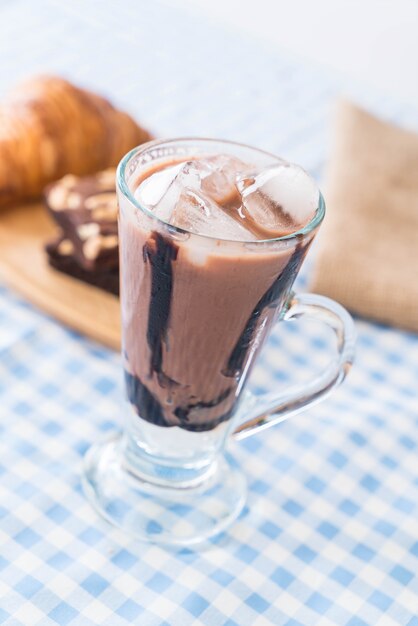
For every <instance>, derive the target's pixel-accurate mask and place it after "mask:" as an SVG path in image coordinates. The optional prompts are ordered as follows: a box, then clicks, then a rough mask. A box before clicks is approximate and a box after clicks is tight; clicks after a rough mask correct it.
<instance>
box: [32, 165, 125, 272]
mask: <svg viewBox="0 0 418 626" xmlns="http://www.w3.org/2000/svg"><path fill="white" fill-rule="evenodd" d="M44 201H45V204H46V206H47V208H48V210H49V212H50V214H51V215H52V217H53V218H54V220H55V222H56V223H57V224H58V226H59V227H60V228H61V231H62V235H63V238H64V239H65V240H69V241H70V242H71V243H72V245H73V251H72V252H71V257H72V258H74V259H76V260H77V262H78V264H79V265H80V267H81V268H84V269H85V270H88V271H94V272H96V271H102V270H104V269H105V268H106V269H109V270H110V269H116V268H118V267H119V254H118V244H119V241H118V223H117V216H118V206H117V199H116V189H115V170H114V169H109V170H104V171H103V172H99V173H98V174H93V175H92V176H84V177H77V176H73V175H72V174H69V175H67V176H64V178H61V180H58V181H57V182H55V183H52V184H51V185H49V186H48V187H47V188H46V189H45V192H44Z"/></svg>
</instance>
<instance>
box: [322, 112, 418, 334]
mask: <svg viewBox="0 0 418 626" xmlns="http://www.w3.org/2000/svg"><path fill="white" fill-rule="evenodd" d="M324 192H325V193H324V195H325V202H326V205H327V215H326V216H325V220H324V223H323V225H322V226H321V229H320V233H319V235H318V247H317V257H316V263H315V266H314V271H313V277H312V282H311V285H310V289H311V290H312V291H315V292H317V293H322V294H325V295H327V296H330V297H331V298H334V299H335V300H337V301H338V302H340V303H341V304H343V305H344V306H346V307H347V308H348V309H350V310H351V311H353V312H354V313H358V314H360V315H362V316H365V317H370V318H373V319H376V320H379V321H382V322H385V323H389V324H394V325H396V326H400V327H402V328H406V329H409V330H414V331H418V135H416V134H414V133H412V132H408V131H406V130H402V129H400V128H397V127H395V126H392V125H391V124H388V123H386V122H383V121H381V120H378V119H376V118H375V117H373V116H372V115H370V114H369V113H367V112H366V111H363V110H361V109H359V108H358V107H356V106H354V105H353V104H351V103H349V102H340V103H339V104H338V107H337V115H336V123H335V132H334V145H333V148H332V152H331V156H330V161H329V166H328V172H327V176H326V181H325V186H324Z"/></svg>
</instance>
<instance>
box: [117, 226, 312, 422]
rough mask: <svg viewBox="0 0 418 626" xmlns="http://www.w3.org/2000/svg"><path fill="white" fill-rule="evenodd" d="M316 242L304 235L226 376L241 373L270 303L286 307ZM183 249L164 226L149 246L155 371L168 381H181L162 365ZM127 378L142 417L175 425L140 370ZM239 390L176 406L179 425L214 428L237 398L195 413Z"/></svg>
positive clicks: (253, 316) (252, 320)
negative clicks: (206, 416)
mask: <svg viewBox="0 0 418 626" xmlns="http://www.w3.org/2000/svg"><path fill="white" fill-rule="evenodd" d="M310 243H311V242H310V241H309V242H308V243H307V244H305V245H302V240H300V241H299V242H298V243H297V245H296V248H295V250H294V252H293V254H292V256H291V257H290V259H289V261H288V263H287V264H286V266H285V267H284V269H283V270H282V271H281V272H280V274H279V275H278V276H277V278H276V279H275V280H274V282H273V284H272V285H271V287H269V289H268V290H267V291H266V293H265V294H264V295H263V296H262V297H261V298H260V300H259V301H258V302H257V304H256V306H255V308H254V309H253V311H252V313H251V315H250V317H249V319H248V321H247V323H246V325H245V327H244V329H243V331H242V333H241V335H240V337H239V338H238V341H237V343H236V344H235V346H234V348H233V350H232V353H231V355H230V357H229V359H228V362H227V365H226V367H225V369H224V370H223V372H222V373H223V375H224V376H226V377H228V378H232V377H234V378H237V379H238V378H239V376H240V375H241V373H242V370H243V368H244V364H245V360H246V358H247V354H248V351H249V349H250V348H251V345H252V342H253V338H254V334H255V331H256V328H257V324H258V322H259V319H260V316H261V315H262V313H263V311H264V310H265V309H266V308H277V307H280V305H281V302H282V301H283V300H284V299H285V298H286V297H287V296H288V294H289V291H290V289H291V287H292V284H293V281H294V278H295V276H296V274H297V271H298V269H299V267H300V265H301V263H302V261H303V259H304V256H305V254H306V252H307V250H308V248H309V245H310ZM177 255H178V246H177V245H176V244H174V243H173V242H172V241H170V240H169V239H166V238H165V237H164V236H163V235H161V234H160V233H158V232H153V233H152V234H151V236H150V238H149V240H148V241H147V243H146V244H145V245H144V248H143V257H144V261H145V262H146V263H150V265H151V295H150V304H149V311H148V329H147V343H148V346H149V348H150V351H151V358H150V377H151V376H152V375H153V374H154V373H155V374H156V375H157V378H158V381H159V384H160V385H161V386H162V387H167V386H169V385H178V384H179V383H177V382H176V381H173V380H172V379H170V378H169V377H168V376H167V375H166V374H165V373H164V371H163V369H162V366H163V343H166V342H167V330H168V323H169V318H170V309H171V300H172V290H173V262H174V261H175V260H176V259H177ZM125 382H126V388H127V395H128V399H129V401H130V402H131V404H133V405H134V406H135V407H136V408H137V411H138V414H139V416H140V417H141V418H143V419H145V420H146V421H147V422H151V423H152V424H155V425H157V426H174V425H175V424H172V423H169V422H168V421H167V419H166V418H165V415H164V409H163V407H162V405H161V403H160V402H159V400H158V399H157V398H156V397H155V396H154V394H153V393H152V392H151V391H150V390H149V389H148V388H147V386H146V385H145V384H144V383H143V382H142V381H141V380H140V379H139V378H138V377H137V376H135V375H133V374H130V373H129V372H127V371H125ZM233 391H234V386H230V387H228V388H226V389H224V391H222V392H221V393H220V394H219V395H218V396H217V397H216V398H214V399H213V400H209V401H197V402H192V403H190V404H188V405H186V406H181V405H179V406H177V407H176V408H175V409H174V411H173V413H174V415H175V416H176V417H177V418H178V420H179V422H180V423H179V424H177V425H178V426H180V428H184V429H186V430H190V431H195V432H199V431H205V430H212V429H213V428H215V427H216V426H217V425H218V424H220V423H221V422H223V421H225V420H227V419H229V418H230V417H231V415H232V413H233V410H234V404H235V403H232V405H231V407H230V408H229V409H228V410H227V411H226V412H225V413H224V414H223V415H221V416H218V417H217V418H216V419H214V420H212V421H210V422H203V423H202V422H193V419H194V415H193V413H194V412H195V411H196V414H197V415H198V412H199V411H200V410H202V409H210V408H214V407H216V406H217V405H219V404H221V403H222V402H223V401H224V400H226V399H227V398H228V396H229V395H230V394H231V393H232V392H233Z"/></svg>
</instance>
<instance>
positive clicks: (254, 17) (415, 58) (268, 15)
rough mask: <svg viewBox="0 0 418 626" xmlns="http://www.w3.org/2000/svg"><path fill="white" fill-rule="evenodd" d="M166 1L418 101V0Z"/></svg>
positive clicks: (390, 91) (377, 87) (269, 43)
mask: <svg viewBox="0 0 418 626" xmlns="http://www.w3.org/2000/svg"><path fill="white" fill-rule="evenodd" d="M166 2H167V3H169V4H171V5H174V6H176V5H177V6H182V7H187V9H188V10H189V11H194V12H197V13H200V14H202V13H203V14H204V15H206V16H207V18H208V19H210V20H213V21H216V22H218V23H222V24H223V25H225V26H227V27H228V28H232V29H235V30H239V31H240V32H241V33H242V34H243V35H246V36H251V37H254V38H258V39H260V40H262V41H263V42H264V43H265V44H266V45H268V46H270V47H271V46H272V47H276V48H279V49H284V50H287V51H288V52H289V51H290V52H291V53H294V54H296V55H298V56H300V57H303V58H308V59H311V60H313V61H315V62H317V63H319V64H321V65H324V66H327V67H329V68H332V69H333V70H335V71H337V72H338V73H339V74H340V75H342V76H347V77H349V78H350V79H352V78H354V79H357V80H359V81H363V82H366V83H367V84H368V85H372V86H373V87H375V88H376V89H378V90H382V91H384V92H388V93H392V94H396V95H397V99H398V100H399V101H404V102H417V103H418V0H351V1H350V0H166ZM208 45H210V43H209V42H208Z"/></svg>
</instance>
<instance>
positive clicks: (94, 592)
mask: <svg viewBox="0 0 418 626" xmlns="http://www.w3.org/2000/svg"><path fill="white" fill-rule="evenodd" d="M35 8H36V12H35ZM0 18H1V19H0V54H1V58H2V63H1V64H0V90H1V91H2V92H4V91H5V90H6V89H7V87H9V86H10V85H11V84H12V83H13V82H15V80H16V79H18V78H20V77H22V76H23V75H25V74H28V73H30V72H33V71H54V72H59V73H63V74H65V75H67V76H69V77H70V78H72V79H74V80H76V81H78V82H79V83H81V84H85V85H88V86H90V87H93V88H96V89H99V90H101V91H102V92H104V93H108V94H110V95H112V96H113V97H114V99H115V100H116V101H117V102H118V103H119V104H121V105H123V106H125V107H126V108H128V109H130V110H131V111H132V112H133V113H134V114H135V115H137V117H138V119H140V120H141V121H142V122H143V123H144V124H146V125H148V126H149V127H150V128H151V129H152V130H154V131H155V132H156V133H158V134H159V135H171V136H173V135H197V134H199V135H209V136H220V137H226V138H233V139H236V140H242V141H246V142H248V143H252V144H256V145H258V146H260V147H263V148H266V149H269V150H272V151H274V152H277V153H279V154H282V155H283V156H286V157H288V158H290V159H293V160H296V161H298V162H300V163H301V164H303V165H304V166H305V167H306V168H307V169H309V170H310V171H311V172H312V173H313V174H314V175H315V176H317V177H320V176H321V175H322V171H323V164H324V162H325V160H326V157H327V151H328V147H327V146H328V141H327V136H328V127H329V117H330V111H331V107H332V102H333V100H334V99H335V97H336V95H337V94H338V93H339V92H340V91H341V88H342V87H343V86H342V85H340V84H338V81H334V80H333V78H332V77H330V76H325V75H324V74H323V72H322V71H321V72H320V71H318V70H317V69H316V68H315V67H307V66H301V65H299V64H295V62H294V61H293V60H289V59H288V58H286V57H284V56H283V55H280V54H276V53H271V52H270V53H267V51H266V50H264V49H263V47H262V46H260V45H259V44H255V43H251V41H249V40H245V39H244V38H240V37H239V36H237V35H233V34H230V33H228V32H227V31H223V30H221V29H219V28H217V27H216V28H215V27H213V26H210V25H208V24H207V23H205V22H204V21H203V20H201V19H200V18H198V17H195V16H191V15H189V14H187V13H183V12H181V11H180V10H176V9H174V8H173V7H170V6H168V5H165V4H160V3H159V2H153V3H150V2H146V1H145V0H142V1H139V2H138V1H137V0H126V1H125V2H124V3H123V5H120V6H119V4H118V5H117V4H116V3H111V2H101V3H99V2H98V1H94V0H88V1H87V2H83V1H82V0H73V1H72V2H71V3H65V4H64V3H62V2H58V1H54V0H38V2H37V3H32V5H31V4H30V3H29V1H28V0H19V1H17V2H12V1H11V0H0ZM357 88H358V90H359V93H360V92H361V94H362V100H363V102H364V99H365V98H366V99H367V100H368V102H369V106H370V108H371V109H372V110H375V111H377V112H379V113H381V114H382V115H384V116H385V117H387V118H388V119H394V120H397V121H398V122H399V123H400V124H405V125H406V126H411V127H415V126H416V124H417V122H418V118H417V113H416V110H414V108H411V107H410V106H408V105H407V104H403V103H400V102H396V101H393V100H392V99H390V98H387V97H381V95H380V94H371V93H370V94H369V93H368V91H367V87H366V88H364V87H363V86H361V85H358V86H357ZM28 262H30V259H28ZM308 278H309V264H308V266H307V267H306V268H305V270H304V271H303V274H302V276H301V277H300V279H299V280H298V288H304V287H306V285H307V284H308ZM0 320H1V325H0V392H1V399H2V401H1V403H0V429H1V438H0V447H1V451H0V452H1V454H0V494H1V497H0V541H1V550H0V623H4V624H7V626H18V625H24V626H27V625H28V624H30V625H42V626H54V625H56V624H60V625H63V626H65V625H66V624H76V625H77V626H87V625H97V624H103V625H106V626H122V625H125V624H127V623H131V624H140V625H141V626H154V625H165V626H167V625H169V626H180V625H182V626H183V625H185V624H196V625H197V626H199V625H203V626H221V625H225V626H236V625H239V626H246V625H248V626H250V625H251V626H252V625H256V626H264V625H268V624H273V625H275V626H285V625H286V626H301V625H302V626H312V625H314V624H320V625H321V626H330V625H331V624H332V625H335V624H337V625H338V626H374V625H376V624H379V625H385V626H386V625H387V626H392V625H393V626H395V625H396V626H400V625H401V626H417V625H418V617H417V615H418V580H417V576H416V572H417V568H418V522H417V512H418V504H417V503H418V465H417V462H416V458H417V452H418V385H417V377H418V337H417V336H414V335H411V334H408V333H404V332H401V331H398V330H394V329H391V328H388V327H384V326H380V325H375V324H372V323H369V322H366V321H362V320H357V321H356V325H357V332H358V345H357V360H356V364H355V367H354V368H353V371H352V373H351V375H350V377H349V379H348V380H347V382H346V384H344V385H343V386H342V387H341V388H340V389H339V390H338V391H337V392H336V393H334V394H333V395H332V397H330V398H329V399H328V400H326V401H325V402H324V403H322V404H321V405H318V406H317V407H315V408H313V409H311V410H310V411H309V412H307V413H305V414H301V415H299V416H298V417H295V418H293V419H292V420H290V421H288V422H286V423H284V424H283V425H281V426H279V427H277V428H275V429H272V430H270V431H269V433H268V434H265V433H261V434H260V435H258V436H254V437H253V438H250V439H248V440H247V441H244V442H242V443H239V444H237V443H235V444H231V453H232V454H233V455H234V456H235V458H236V459H237V461H238V462H239V463H240V464H241V466H242V468H243V470H244V472H245V473H246V475H247V479H248V485H249V499H248V506H247V507H246V509H245V511H244V512H243V514H242V515H241V517H240V518H239V520H238V522H237V523H236V524H235V525H234V526H233V527H232V528H231V529H230V530H229V531H228V532H226V533H224V534H223V535H221V536H220V537H219V538H218V539H217V540H215V541H213V542H212V543H211V544H210V545H207V546H205V547H204V548H202V549H201V550H199V551H197V550H196V551H195V550H190V549H182V550H177V551H174V550H173V551H170V550H165V549H162V548H159V547H155V546H151V545H145V544H139V543H136V542H135V541H133V540H131V539H130V538H129V537H128V536H126V535H125V534H124V533H122V532H121V531H119V530H117V529H114V528H112V527H110V526H109V525H108V524H107V523H106V522H104V521H102V520H101V519H98V517H97V516H96V514H95V512H94V511H93V510H92V509H91V508H90V506H89V504H88V503H87V502H86V500H85V498H84V496H83V494H82V491H81V488H80V472H81V464H82V457H83V455H84V453H85V451H86V450H87V448H88V447H89V446H90V444H91V443H93V442H95V441H97V440H98V439H99V438H100V437H102V436H104V435H106V434H107V433H109V432H112V431H114V430H115V429H118V428H121V425H122V423H123V413H124V401H123V388H122V377H121V371H120V360H119V356H118V355H116V354H114V353H112V352H110V351H109V350H106V349H104V348H102V347H100V346H98V345H95V344H93V343H92V342H90V341H88V340H86V339H84V338H82V337H80V336H78V335H76V334H75V333H72V332H70V331H69V330H67V329H65V328H63V327H61V326H60V325H59V324H57V323H56V322H54V321H53V320H52V319H49V318H47V317H46V316H44V315H43V314H42V313H40V312H38V311H36V310H35V309H34V308H32V307H31V306H30V305H29V304H27V303H25V302H23V301H22V300H21V299H19V297H18V296H16V295H15V294H13V293H12V292H11V291H9V290H7V289H6V288H4V287H1V288H0ZM329 346H330V338H329V337H328V335H326V334H324V332H323V331H322V330H321V329H319V328H318V327H316V326H312V325H308V324H303V325H302V324H301V323H300V324H299V323H293V324H281V325H280V326H279V327H278V328H277V329H276V331H275V332H274V333H273V335H272V337H271V340H270V341H269V343H268V345H267V347H266V349H265V351H264V353H263V355H262V358H261V362H260V364H259V366H258V367H257V369H256V371H255V372H254V376H253V380H252V387H253V389H254V390H255V391H256V392H262V391H264V390H267V389H272V388H276V387H278V386H283V385H286V384H289V383H290V382H293V381H295V380H299V381H300V380H306V379H308V378H309V377H310V376H311V375H312V372H313V371H315V370H316V369H318V368H320V367H321V366H323V365H324V363H326V360H327V355H328V349H329Z"/></svg>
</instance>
